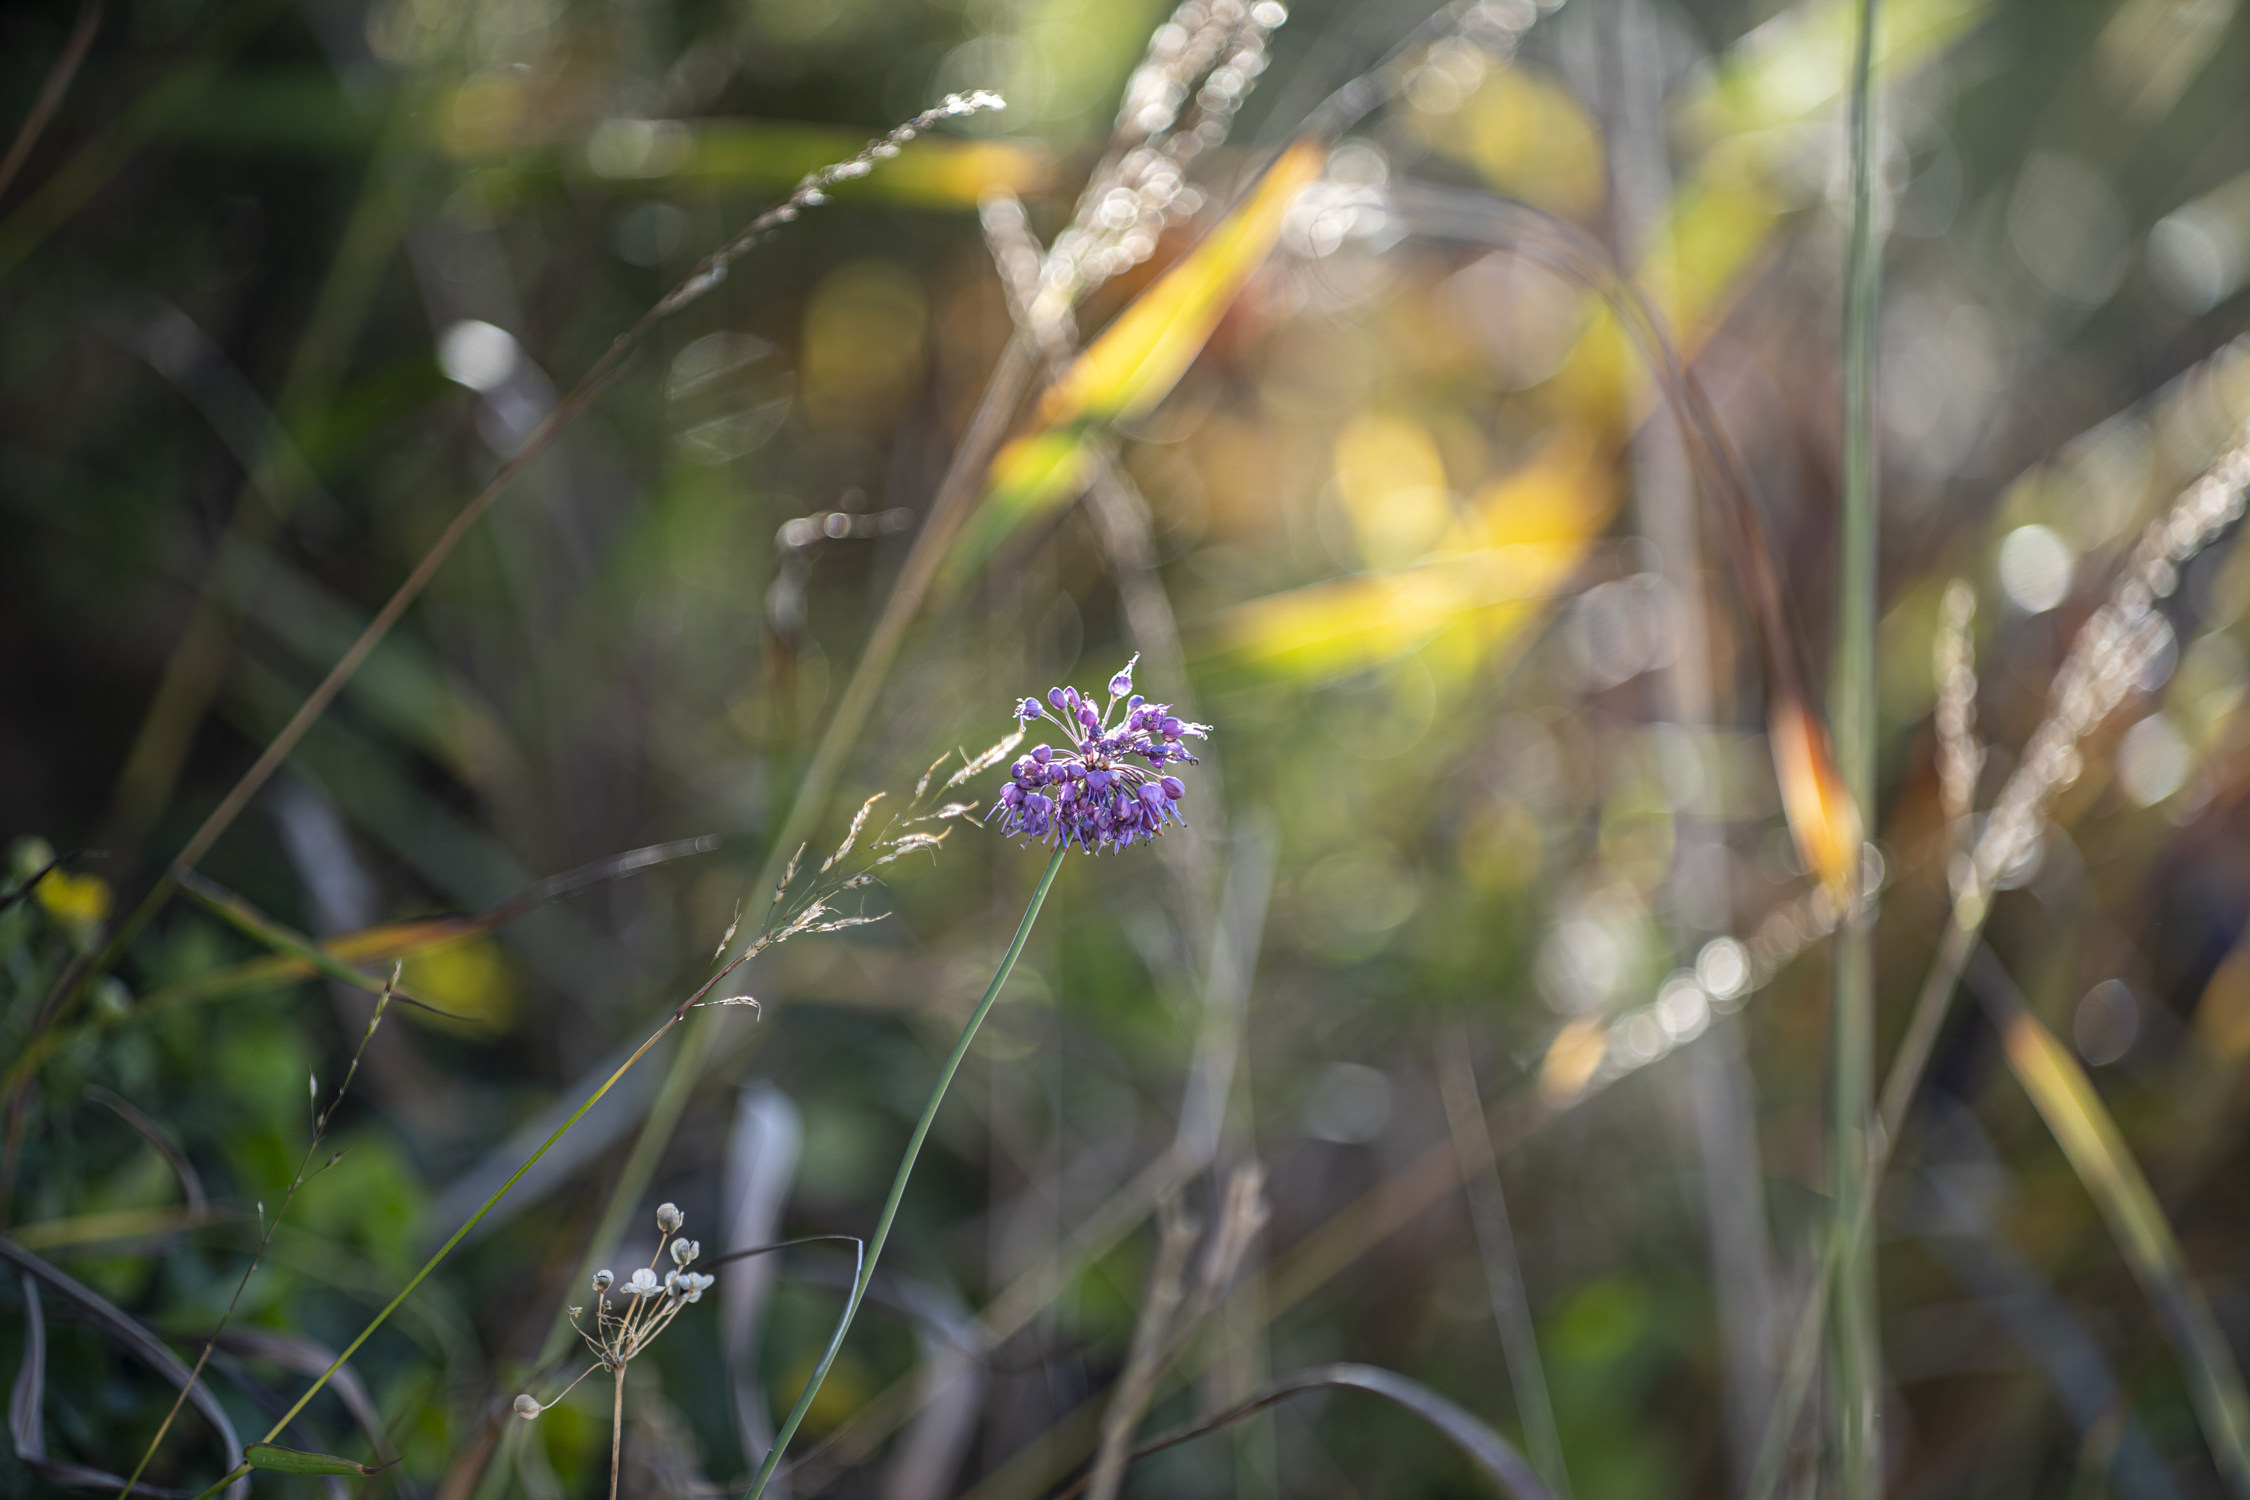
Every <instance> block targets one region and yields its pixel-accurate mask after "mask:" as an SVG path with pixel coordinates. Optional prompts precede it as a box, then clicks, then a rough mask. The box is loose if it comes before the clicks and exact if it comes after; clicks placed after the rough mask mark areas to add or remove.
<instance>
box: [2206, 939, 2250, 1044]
mask: <svg viewBox="0 0 2250 1500" xmlns="http://www.w3.org/2000/svg"><path fill="white" fill-rule="evenodd" d="M2195 1029H2196V1032H2197V1033H2198V1034H2199V1035H2201V1036H2202V1038H2203V1039H2204V1040H2205V1041H2206V1042H2209V1043H2210V1044H2211V1046H2212V1047H2213V1048H2214V1049H2215V1050H2216V1051H2217V1052H2218V1054H2219V1055H2220V1056H2221V1057H2224V1058H2225V1059H2226V1060H2227V1061H2228V1062H2230V1063H2238V1062H2240V1061H2242V1059H2243V1057H2244V1055H2245V1054H2250V944H2244V943H2237V944H2235V945H2234V947H2233V948H2232V949H2231V950H2230V951H2229V952H2228V954H2227V956H2226V957H2225V958H2224V959H2222V960H2221V961H2220V963H2219V967H2218V968H2217V969H2215V970H2213V971H2212V974H2211V982H2210V983H2209V984H2207V985H2205V986H2204V987H2203V998H2202V999H2201V1000H2198V1001H2197V1002H2196V1006H2195Z"/></svg>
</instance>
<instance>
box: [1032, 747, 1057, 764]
mask: <svg viewBox="0 0 2250 1500" xmlns="http://www.w3.org/2000/svg"><path fill="white" fill-rule="evenodd" d="M1054 757H1055V752H1054V751H1053V750H1052V749H1050V748H1048V747H1047V746H1045V745H1033V746H1032V747H1031V758H1032V759H1033V760H1035V761H1037V762H1039V764H1041V765H1045V764H1046V763H1047V762H1048V761H1050V760H1052V759H1054Z"/></svg>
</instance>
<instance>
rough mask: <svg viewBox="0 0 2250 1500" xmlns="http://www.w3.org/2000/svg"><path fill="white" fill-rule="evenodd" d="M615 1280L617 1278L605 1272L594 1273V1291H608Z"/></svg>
mask: <svg viewBox="0 0 2250 1500" xmlns="http://www.w3.org/2000/svg"><path fill="white" fill-rule="evenodd" d="M616 1280H617V1278H616V1277H615V1276H613V1275H611V1274H610V1273H609V1272H608V1271H606V1270H604V1271H596V1272H595V1273H594V1290H595V1291H597V1292H606V1291H608V1290H609V1289H610V1287H611V1285H612V1284H614V1283H615V1282H616Z"/></svg>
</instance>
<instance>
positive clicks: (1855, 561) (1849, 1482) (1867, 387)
mask: <svg viewBox="0 0 2250 1500" xmlns="http://www.w3.org/2000/svg"><path fill="white" fill-rule="evenodd" d="M1858 10H1859V38H1858V48H1857V52H1856V54H1855V56H1854V58H1853V68H1852V91H1851V115H1850V133H1851V185H1852V219H1851V241H1850V251H1849V255H1848V258H1847V260H1846V263H1845V268H1844V330H1843V364H1844V411H1843V428H1844V433H1843V436H1844V475H1843V481H1844V482H1843V515H1842V517H1841V519H1840V523H1839V526H1838V532H1839V540H1840V542H1841V548H1840V552H1839V556H1838V559H1837V588H1836V643H1837V644H1836V673H1835V681H1834V687H1833V690H1832V691H1833V710H1832V721H1833V723H1834V724H1835V727H1836V751H1837V762H1838V769H1839V770H1840V771H1841V772H1842V773H1843V778H1844V783H1845V785H1846V787H1847V788H1848V789H1849V790H1850V792H1851V796H1852V800H1853V801H1854V802H1855V803H1857V804H1858V807H1859V815H1860V819H1861V822H1862V824H1863V826H1865V827H1866V828H1868V829H1870V830H1872V829H1873V828H1874V827H1875V826H1876V825H1875V735H1876V725H1875V596H1876V582H1877V580H1876V576H1875V575H1876V565H1877V559H1878V556H1879V549H1878V547H1877V541H1878V535H1877V530H1878V528H1877V520H1878V511H1877V504H1876V470H1875V315H1876V299H1877V288H1878V286H1879V284H1880V280H1881V274H1882V260H1881V254H1882V251H1881V246H1880V244H1879V242H1878V238H1877V233H1876V223H1875V162H1874V142H1875V136H1874V122H1873V113H1874V97H1873V96H1874V89H1873V83H1872V73H1873V70H1874V55H1875V16H1876V0H1859V6H1858ZM1858 854H1859V851H1857V850H1854V851H1853V857H1854V862H1855V864H1856V863H1857V861H1858ZM1853 877H1854V878H1853V894H1854V898H1855V899H1854V901H1853V903H1852V908H1851V910H1850V912H1849V913H1848V914H1847V915H1846V916H1845V918H1844V920H1843V921H1842V922H1841V923H1840V924H1839V925H1838V926H1837V929H1836V953H1835V968H1834V1006H1833V1009H1832V1011H1831V1014H1830V1017H1829V1035H1830V1044H1831V1064H1830V1089H1831V1091H1832V1092H1831V1097H1830V1108H1831V1115H1830V1121H1829V1162H1830V1170H1831V1171H1832V1172H1833V1174H1834V1188H1835V1196H1834V1198H1833V1200H1832V1204H1831V1207H1832V1212H1833V1215H1834V1220H1835V1228H1836V1239H1837V1241H1838V1245H1839V1254H1838V1258H1837V1262H1836V1267H1835V1269H1836V1285H1835V1291H1834V1300H1833V1301H1832V1302H1831V1303H1830V1314H1831V1317H1832V1320H1833V1321H1832V1323H1831V1331H1832V1337H1833V1344H1832V1347H1831V1358H1832V1361H1833V1364H1832V1368H1833V1370H1834V1374H1835V1380H1836V1401H1835V1404H1834V1406H1833V1407H1832V1408H1831V1414H1830V1420H1831V1424H1832V1425H1831V1430H1830V1435H1829V1442H1830V1451H1831V1453H1832V1454H1833V1457H1834V1460H1835V1463H1836V1466H1837V1470H1838V1474H1837V1477H1838V1479H1839V1480H1840V1481H1841V1483H1840V1485H1839V1487H1838V1490H1837V1493H1838V1494H1839V1495H1841V1496H1842V1497H1843V1500H1876V1497H1878V1496H1880V1495H1881V1493H1882V1456H1881V1453H1880V1451H1879V1436H1878V1432H1879V1427H1880V1422H1879V1419H1878V1412H1877V1407H1878V1401H1879V1398H1880V1394H1881V1372H1880V1356H1879V1353H1878V1349H1877V1343H1876V1320H1875V1253H1874V1241H1873V1238H1872V1236H1871V1235H1870V1234H1869V1233H1868V1228H1869V1220H1870V1217H1871V1215H1870V1213H1869V1211H1868V1204H1867V1201H1866V1200H1869V1199H1870V1198H1871V1196H1872V1194H1873V1192H1874V1184H1873V1181H1872V1180H1871V1174H1870V1173H1869V1171H1868V1155H1869V1151H1868V1144H1869V1143H1868V1139H1867V1136H1868V1126H1869V1125H1870V1124H1871V1123H1872V1120H1873V1107H1874V1093H1875V1089H1874V1073H1875V1066H1874V1063H1875V945H1874V936H1875V934H1874V925H1875V915H1874V904H1873V903H1872V902H1869V901H1861V900H1858V899H1856V898H1857V896H1858V871H1857V870H1856V869H1855V870H1854V871H1853Z"/></svg>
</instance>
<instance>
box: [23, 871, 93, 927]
mask: <svg viewBox="0 0 2250 1500" xmlns="http://www.w3.org/2000/svg"><path fill="white" fill-rule="evenodd" d="M36 894H37V895H38V897H39V904H40V905H41V906H44V907H45V908H47V914H48V915H49V916H51V917H53V918H54V919H55V920H56V921H58V922H60V923H62V924H63V926H65V927H68V928H70V929H72V930H73V931H84V930H86V929H89V928H93V927H98V926H100V925H101V923H102V921H103V920H104V919H105V918H107V917H108V916H109V899H110V898H109V882H108V881H106V880H104V879H102V878H101V877H100V876H99V875H73V874H71V873H70V872H69V871H68V870H49V871H48V872H47V876H46V878H45V879H43V880H41V881H40V882H39V889H38V891H37V893H36Z"/></svg>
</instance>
